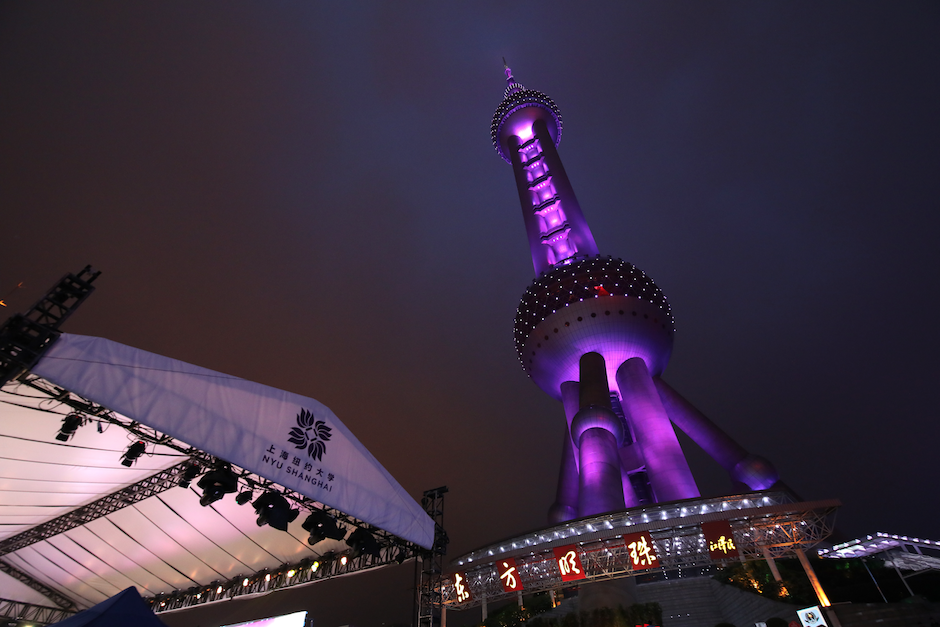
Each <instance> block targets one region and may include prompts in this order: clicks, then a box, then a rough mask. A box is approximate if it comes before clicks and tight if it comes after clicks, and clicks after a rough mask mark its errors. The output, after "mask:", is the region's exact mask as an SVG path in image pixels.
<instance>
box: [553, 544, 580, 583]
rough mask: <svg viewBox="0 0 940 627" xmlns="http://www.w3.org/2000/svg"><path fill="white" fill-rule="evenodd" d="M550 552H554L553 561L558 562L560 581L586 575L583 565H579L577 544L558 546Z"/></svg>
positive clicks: (572, 579) (576, 578) (573, 579)
mask: <svg viewBox="0 0 940 627" xmlns="http://www.w3.org/2000/svg"><path fill="white" fill-rule="evenodd" d="M552 552H553V553H554V554H555V563H557V564H558V572H559V573H561V580H562V581H576V580H578V579H584V578H585V577H587V575H585V574H584V567H583V566H581V558H580V556H578V547H577V545H575V544H569V545H568V546H560V547H557V548H554V549H552Z"/></svg>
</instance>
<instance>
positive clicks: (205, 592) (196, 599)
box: [144, 530, 424, 614]
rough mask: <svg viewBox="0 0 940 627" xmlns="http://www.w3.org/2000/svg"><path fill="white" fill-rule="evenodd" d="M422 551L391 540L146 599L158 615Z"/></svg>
mask: <svg viewBox="0 0 940 627" xmlns="http://www.w3.org/2000/svg"><path fill="white" fill-rule="evenodd" d="M377 532H378V533H381V532H380V531H379V530H373V531H372V533H373V534H376V540H378V541H380V542H381V539H380V537H379V536H378V535H377ZM392 537H393V538H394V536H392ZM396 539H397V538H396ZM419 551H424V549H422V548H420V547H418V546H416V545H410V544H409V545H408V546H402V545H401V544H400V543H392V544H385V545H382V546H380V549H379V554H378V555H369V554H365V553H364V554H362V555H360V556H359V557H355V558H350V557H348V556H346V555H343V554H341V553H327V554H324V555H322V556H320V558H318V559H312V558H307V559H304V560H301V561H300V562H296V563H290V564H282V565H281V566H279V567H278V568H276V569H266V570H262V571H259V572H257V573H254V574H252V575H250V576H248V577H244V576H241V575H239V576H237V577H233V578H231V579H227V580H225V581H213V582H212V583H210V584H209V585H207V586H201V587H192V588H188V589H187V590H177V591H175V592H172V593H169V594H158V595H155V596H152V597H145V598H144V600H145V601H147V603H149V604H150V606H151V609H152V610H153V611H154V613H157V614H159V613H160V612H168V611H171V610H181V609H185V608H189V607H195V606H197V605H204V604H206V603H212V602H215V601H227V600H230V599H234V598H238V597H244V596H251V595H254V594H264V593H268V592H273V591H274V590H279V589H281V588H290V587H293V586H300V585H304V584H308V583H313V582H315V581H320V580H323V579H330V578H333V577H340V576H343V575H351V574H353V573H357V572H360V571H363V570H369V569H372V568H379V567H382V566H388V565H390V564H393V563H394V564H402V563H404V562H405V561H407V560H409V559H412V558H414V557H415V556H416V555H417V553H418V552H419Z"/></svg>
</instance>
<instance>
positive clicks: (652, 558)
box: [623, 531, 659, 570]
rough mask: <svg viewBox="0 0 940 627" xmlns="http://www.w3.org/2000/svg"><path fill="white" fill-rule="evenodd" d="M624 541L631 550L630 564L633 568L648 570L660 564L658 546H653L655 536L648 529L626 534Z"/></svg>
mask: <svg viewBox="0 0 940 627" xmlns="http://www.w3.org/2000/svg"><path fill="white" fill-rule="evenodd" d="M623 541H624V543H625V544H626V545H627V548H628V549H629V550H630V565H631V566H633V570H646V569H647V568H652V567H653V566H658V565H659V563H658V562H659V557H657V555H656V547H655V546H653V538H652V537H651V536H650V534H649V532H648V531H644V532H643V533H631V534H628V535H625V536H624V537H623Z"/></svg>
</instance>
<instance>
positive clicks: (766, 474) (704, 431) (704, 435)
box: [653, 377, 778, 490]
mask: <svg viewBox="0 0 940 627" xmlns="http://www.w3.org/2000/svg"><path fill="white" fill-rule="evenodd" d="M653 382H654V383H655V385H656V390H657V391H658V392H659V398H660V400H661V401H662V403H663V407H665V409H666V414H667V415H668V416H669V419H670V420H671V421H672V422H673V423H674V424H675V425H676V426H677V427H679V428H680V429H682V431H683V432H684V433H685V434H686V435H687V436H689V437H690V438H692V441H693V442H695V443H696V444H698V445H699V446H701V447H702V450H704V451H705V452H706V453H708V454H709V455H711V457H712V459H714V460H715V461H716V462H718V463H719V464H721V466H722V468H724V469H725V470H727V471H728V474H730V475H731V480H732V481H736V482H739V483H743V484H745V485H746V486H747V487H749V488H750V489H752V490H766V489H767V488H769V487H771V486H772V485H774V484H775V483H776V482H777V479H778V475H777V471H776V469H774V467H773V465H772V464H771V463H770V462H769V461H767V460H766V459H764V458H763V457H760V456H758V455H748V452H747V451H746V450H744V447H742V446H741V445H740V444H738V443H737V442H735V441H734V440H733V439H731V436H729V435H728V434H727V433H725V432H724V431H722V430H721V428H720V427H718V425H716V424H715V423H713V422H712V421H711V420H709V419H708V417H707V416H706V415H705V414H703V413H702V412H700V411H699V410H698V409H696V408H695V406H694V405H692V403H690V402H689V401H687V400H686V399H685V398H683V396H682V395H681V394H679V393H678V392H676V391H675V390H674V389H672V387H670V386H669V384H668V383H666V382H665V381H663V380H662V379H660V378H658V377H657V378H656V379H653Z"/></svg>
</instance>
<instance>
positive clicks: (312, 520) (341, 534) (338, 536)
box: [302, 509, 346, 546]
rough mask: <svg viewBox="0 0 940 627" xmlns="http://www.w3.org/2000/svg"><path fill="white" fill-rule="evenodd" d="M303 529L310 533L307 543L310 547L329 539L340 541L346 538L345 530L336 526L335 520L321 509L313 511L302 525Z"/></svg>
mask: <svg viewBox="0 0 940 627" xmlns="http://www.w3.org/2000/svg"><path fill="white" fill-rule="evenodd" d="M302 526H303V528H304V530H306V531H309V532H310V537H309V538H308V539H307V543H308V544H310V545H311V546H312V545H314V544H317V543H318V542H322V541H323V540H326V539H327V538H329V539H330V540H342V539H343V538H345V537H346V530H345V529H343V528H342V527H339V526H338V525H337V524H336V519H335V518H334V517H332V516H330V515H329V514H327V513H326V512H324V511H323V510H322V509H316V510H313V512H312V513H311V514H310V515H309V516H307V519H306V520H305V521H304V523H303V525H302Z"/></svg>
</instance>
